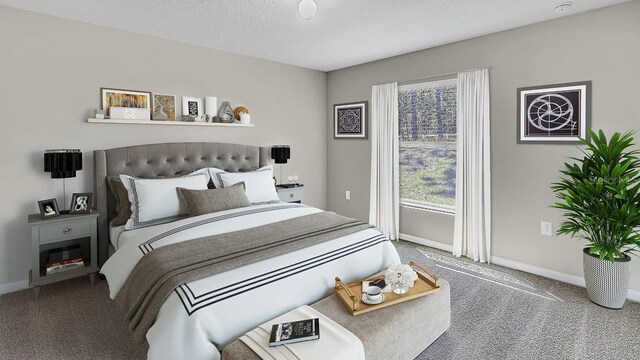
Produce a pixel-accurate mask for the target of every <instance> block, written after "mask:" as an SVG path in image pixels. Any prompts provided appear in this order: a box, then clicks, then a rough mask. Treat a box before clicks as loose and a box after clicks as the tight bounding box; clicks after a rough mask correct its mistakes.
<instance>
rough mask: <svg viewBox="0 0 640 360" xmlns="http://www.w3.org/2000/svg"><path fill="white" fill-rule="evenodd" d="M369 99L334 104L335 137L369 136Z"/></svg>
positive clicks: (364, 137) (357, 137) (362, 137)
mask: <svg viewBox="0 0 640 360" xmlns="http://www.w3.org/2000/svg"><path fill="white" fill-rule="evenodd" d="M367 105H368V101H360V102H356V103H349V104H337V105H334V106H333V138H334V139H366V138H367Z"/></svg>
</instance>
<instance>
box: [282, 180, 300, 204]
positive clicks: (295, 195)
mask: <svg viewBox="0 0 640 360" xmlns="http://www.w3.org/2000/svg"><path fill="white" fill-rule="evenodd" d="M276 191H277V192H278V197H280V201H282V202H287V203H298V204H301V203H302V199H303V197H304V185H302V184H298V186H296V187H288V188H287V187H282V186H280V185H276Z"/></svg>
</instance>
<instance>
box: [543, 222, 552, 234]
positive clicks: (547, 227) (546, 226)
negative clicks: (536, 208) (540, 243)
mask: <svg viewBox="0 0 640 360" xmlns="http://www.w3.org/2000/svg"><path fill="white" fill-rule="evenodd" d="M540 234H541V235H544V236H553V224H551V223H550V222H548V221H540Z"/></svg>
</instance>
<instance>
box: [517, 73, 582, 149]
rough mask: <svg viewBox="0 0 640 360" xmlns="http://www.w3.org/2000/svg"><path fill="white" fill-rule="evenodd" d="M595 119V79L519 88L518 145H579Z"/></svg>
mask: <svg viewBox="0 0 640 360" xmlns="http://www.w3.org/2000/svg"><path fill="white" fill-rule="evenodd" d="M590 121H591V81H582V82H573V83H565V84H553V85H545V86H533V87H523V88H519V89H518V138H517V142H518V144H579V143H580V140H579V138H583V139H587V140H588V136H589V133H588V132H587V129H588V128H589V126H590Z"/></svg>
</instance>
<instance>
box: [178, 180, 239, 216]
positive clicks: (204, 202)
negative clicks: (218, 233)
mask: <svg viewBox="0 0 640 360" xmlns="http://www.w3.org/2000/svg"><path fill="white" fill-rule="evenodd" d="M178 194H179V195H180V198H181V199H182V201H183V202H184V205H185V207H186V208H187V211H188V213H189V216H198V215H203V214H209V213H213V212H217V211H223V210H229V209H236V208H241V207H245V206H250V205H251V203H250V202H249V198H247V194H246V193H245V185H244V183H243V182H240V183H237V184H235V185H233V186H229V187H226V188H223V189H209V190H189V189H184V188H178Z"/></svg>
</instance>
